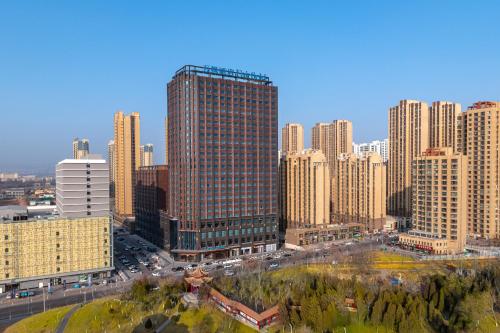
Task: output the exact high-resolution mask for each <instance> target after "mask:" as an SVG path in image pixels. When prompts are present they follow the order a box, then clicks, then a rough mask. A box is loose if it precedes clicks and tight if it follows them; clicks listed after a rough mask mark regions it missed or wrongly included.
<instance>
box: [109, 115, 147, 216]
mask: <svg viewBox="0 0 500 333" xmlns="http://www.w3.org/2000/svg"><path fill="white" fill-rule="evenodd" d="M114 123H115V138H114V158H115V160H114V163H113V164H114V168H115V172H114V177H115V213H116V214H117V215H120V216H132V215H134V200H135V198H134V186H135V171H136V170H137V169H138V168H139V166H140V165H141V157H140V145H141V142H140V137H141V136H140V135H141V131H140V121H139V113H138V112H133V113H131V114H130V115H128V116H125V115H124V114H123V112H121V111H118V112H116V113H115V118H114Z"/></svg>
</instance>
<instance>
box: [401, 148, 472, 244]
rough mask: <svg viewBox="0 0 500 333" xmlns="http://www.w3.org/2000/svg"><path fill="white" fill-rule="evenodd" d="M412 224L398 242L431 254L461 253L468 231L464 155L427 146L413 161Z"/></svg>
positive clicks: (465, 161)
mask: <svg viewBox="0 0 500 333" xmlns="http://www.w3.org/2000/svg"><path fill="white" fill-rule="evenodd" d="M412 172H413V175H414V176H413V186H412V189H413V207H412V212H413V228H412V230H410V231H409V232H408V233H406V234H402V235H401V236H400V237H399V242H400V244H401V245H403V246H404V247H407V248H411V249H418V250H421V251H425V252H429V253H432V254H457V253H462V252H463V250H464V247H465V239H466V233H467V196H468V191H467V157H466V156H463V155H462V154H459V153H458V154H457V153H453V148H451V147H446V148H429V149H428V150H427V151H426V152H424V153H423V154H422V155H421V156H420V157H417V158H415V159H414V161H413V167H412Z"/></svg>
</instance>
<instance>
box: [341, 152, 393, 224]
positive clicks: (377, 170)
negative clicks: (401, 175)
mask: <svg viewBox="0 0 500 333" xmlns="http://www.w3.org/2000/svg"><path fill="white" fill-rule="evenodd" d="M335 169H336V173H335V174H334V175H333V177H332V193H333V197H332V207H333V213H332V217H333V223H335V224H350V223H359V224H361V225H363V226H364V229H366V230H368V231H377V230H381V229H383V225H384V224H385V220H386V182H387V178H386V175H387V171H386V165H385V163H384V162H383V161H382V157H381V156H380V155H379V154H377V153H375V152H367V153H364V154H363V155H362V156H361V157H358V156H356V155H354V154H341V155H340V156H339V158H338V159H337V165H336V168H335Z"/></svg>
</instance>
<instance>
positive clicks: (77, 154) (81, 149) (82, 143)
mask: <svg viewBox="0 0 500 333" xmlns="http://www.w3.org/2000/svg"><path fill="white" fill-rule="evenodd" d="M89 152H90V151H89V140H88V139H79V138H75V139H73V159H79V158H84V157H85V156H87V155H88V154H89Z"/></svg>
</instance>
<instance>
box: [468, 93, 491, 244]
mask: <svg viewBox="0 0 500 333" xmlns="http://www.w3.org/2000/svg"><path fill="white" fill-rule="evenodd" d="M499 126H500V102H489V101H487V102H477V103H475V104H474V105H472V106H470V107H469V108H468V109H467V111H465V112H464V113H462V115H461V125H460V131H461V133H460V134H459V136H460V137H461V150H462V151H463V153H464V154H465V155H467V157H468V178H467V189H468V193H467V195H468V202H467V207H468V210H467V224H468V234H469V236H471V237H481V238H486V239H493V238H499V237H500V222H499V209H500V202H499V201H500V195H499V189H498V188H499V186H500V180H499V178H498V177H499V160H500V155H499V151H498V150H499V146H500V132H499Z"/></svg>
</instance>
